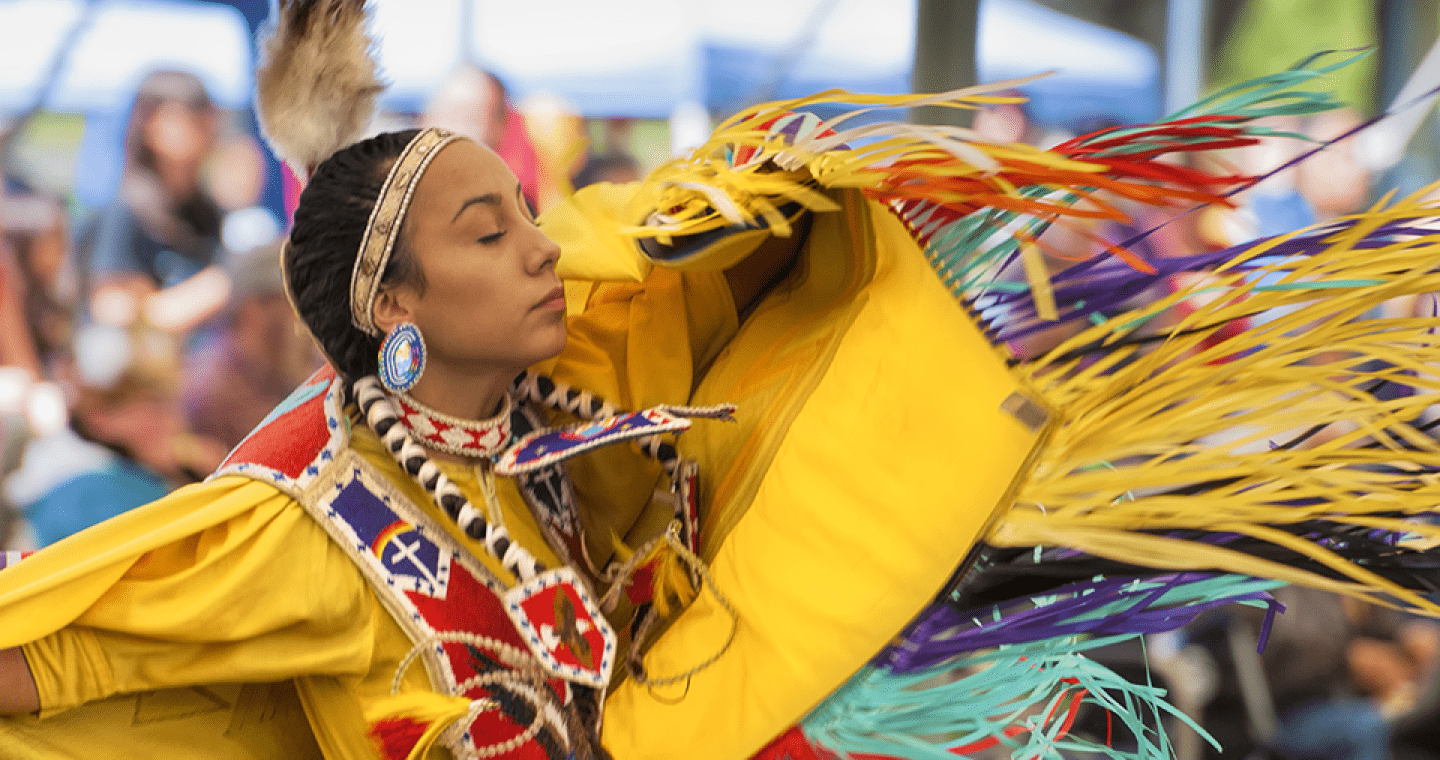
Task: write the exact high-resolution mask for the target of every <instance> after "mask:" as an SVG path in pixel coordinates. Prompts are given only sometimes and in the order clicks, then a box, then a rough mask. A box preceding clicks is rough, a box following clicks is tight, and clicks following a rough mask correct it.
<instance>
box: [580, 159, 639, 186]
mask: <svg viewBox="0 0 1440 760" xmlns="http://www.w3.org/2000/svg"><path fill="white" fill-rule="evenodd" d="M615 173H627V174H634V175H635V177H636V178H637V179H638V178H639V177H640V175H641V174H642V173H643V172H641V171H640V162H639V161H636V160H635V157H634V156H631V155H628V154H625V153H592V154H590V155H589V156H587V157H586V158H585V163H584V164H582V165H581V166H580V168H579V169H578V170H576V172H575V176H574V178H573V179H571V181H570V184H572V185H574V187H575V189H576V190H579V189H580V188H582V187H588V186H590V185H593V184H595V183H596V182H607V181H610V180H609V178H610V176H611V175H612V174H615Z"/></svg>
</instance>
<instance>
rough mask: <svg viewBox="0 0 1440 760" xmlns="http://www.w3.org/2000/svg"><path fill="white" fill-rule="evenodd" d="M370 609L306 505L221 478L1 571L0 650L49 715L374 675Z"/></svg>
mask: <svg viewBox="0 0 1440 760" xmlns="http://www.w3.org/2000/svg"><path fill="white" fill-rule="evenodd" d="M373 603H374V602H373V597H372V596H371V595H370V594H369V593H368V589H367V588H366V586H365V582H364V580H363V579H362V578H361V577H360V574H359V573H358V572H356V571H355V569H354V567H353V566H352V565H351V563H350V560H349V559H348V558H347V557H345V556H344V554H343V552H341V551H340V550H339V548H338V547H336V546H334V544H333V542H331V541H330V539H329V538H328V537H327V536H326V534H325V532H324V530H323V529H322V528H321V527H320V526H319V525H318V524H316V523H315V522H314V521H313V520H312V519H311V518H310V517H309V516H308V515H307V514H306V513H305V511H304V509H303V508H302V507H301V506H300V505H299V504H298V503H296V502H295V501H294V500H293V499H291V498H290V497H289V496H287V495H285V494H283V493H281V492H280V491H277V490H276V489H274V488H273V487H270V486H268V485H266V484H263V483H259V482H256V481H251V480H248V479H244V478H235V477H232V478H220V479H217V480H215V481H212V482H210V483H206V484H201V485H198V486H193V487H190V488H187V489H182V490H180V491H177V492H176V493H174V494H171V495H170V496H167V497H166V498H164V499H161V500H159V501H157V502H154V503H152V504H150V505H147V506H145V507H142V508H140V509H138V510H134V511H132V512H129V513H127V514H125V515H123V516H122V517H121V518H118V519H116V520H111V521H107V522H106V523H102V524H101V525H99V526H96V527H95V528H93V529H90V530H87V531H84V532H82V533H80V534H77V535H76V536H73V537H71V538H70V539H67V540H65V541H62V542H60V543H57V544H55V545H54V546H52V547H48V548H46V549H44V550H42V551H40V552H38V553H36V554H35V555H34V556H31V557H29V558H27V559H26V560H24V561H22V562H20V563H19V564H18V565H16V566H15V567H12V568H9V569H7V570H5V571H3V572H0V646H14V645H16V644H21V645H23V649H24V652H25V656H26V659H27V661H28V662H29V664H30V667H31V670H32V671H33V672H34V675H35V681H36V686H37V688H38V690H39V692H40V698H41V704H42V705H43V706H44V709H45V711H46V712H47V713H49V712H54V711H57V710H62V709H66V708H69V707H73V706H75V705H79V704H82V703H85V702H89V701H93V700H97V699H103V698H105V697H108V696H110V695H112V694H116V693H120V692H132V691H144V690H152V689H163V688H168V687H173V686H187V685H192V684H204V683H225V682H228V683H235V682H262V681H280V680H285V679H288V678H291V677H294V676H296V675H301V674H362V673H365V672H366V671H367V669H368V668H369V665H370V659H371V648H372V646H373V643H372V642H373V640H374V636H373V631H371V630H369V628H370V627H371V626H372V625H373V624H374V623H373V620H374V618H375V616H373V615H371V614H369V607H370V606H371V605H373Z"/></svg>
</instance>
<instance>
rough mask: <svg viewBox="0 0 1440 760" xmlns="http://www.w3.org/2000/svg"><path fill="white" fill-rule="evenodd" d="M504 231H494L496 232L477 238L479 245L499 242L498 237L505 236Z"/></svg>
mask: <svg viewBox="0 0 1440 760" xmlns="http://www.w3.org/2000/svg"><path fill="white" fill-rule="evenodd" d="M505 232H506V231H505V230H500V231H499V232H496V233H493V234H490V235H486V236H485V237H482V238H480V240H479V241H478V242H479V243H480V244H481V245H494V244H496V243H498V242H500V238H503V237H505Z"/></svg>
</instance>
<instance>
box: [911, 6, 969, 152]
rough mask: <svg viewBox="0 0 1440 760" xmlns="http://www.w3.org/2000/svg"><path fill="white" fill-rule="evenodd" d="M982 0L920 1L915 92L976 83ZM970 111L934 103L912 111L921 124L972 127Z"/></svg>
mask: <svg viewBox="0 0 1440 760" xmlns="http://www.w3.org/2000/svg"><path fill="white" fill-rule="evenodd" d="M979 17H980V0H919V3H918V7H917V8H916V11H915V67H914V70H913V71H912V73H911V79H910V83H911V88H912V89H913V90H914V91H915V92H943V91H945V90H953V89H956V88H958V87H968V86H969V85H973V84H975V81H976V74H975V37H976V27H977V26H978V23H979ZM970 115H971V114H970V112H969V111H965V110H961V109H958V108H937V107H935V106H930V107H926V108H916V109H913V110H911V112H910V119H911V121H915V122H919V123H921V124H952V125H955V126H969V125H970Z"/></svg>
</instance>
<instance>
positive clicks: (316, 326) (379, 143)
mask: <svg viewBox="0 0 1440 760" xmlns="http://www.w3.org/2000/svg"><path fill="white" fill-rule="evenodd" d="M417 134H419V130H414V129H412V130H406V131H404V132H387V133H385V134H381V135H376V136H375V137H372V138H370V139H368V140H362V141H360V142H358V143H355V144H354V145H351V146H349V147H347V148H344V149H342V150H339V151H337V152H336V153H335V154H334V155H332V156H330V157H329V158H327V159H325V160H324V161H323V162H322V163H321V164H320V165H319V166H318V167H316V169H315V172H314V174H313V175H312V176H311V177H310V181H309V183H308V184H306V185H305V189H304V191H302V192H301V193H300V204H299V206H298V207H296V209H295V226H294V227H292V228H291V230H290V241H289V245H288V246H287V247H286V249H285V272H286V277H287V278H288V283H287V284H288V285H289V288H290V293H291V295H292V296H293V297H294V299H295V310H296V311H298V312H299V313H300V319H301V320H303V321H304V322H305V326H306V327H308V328H310V333H311V334H312V335H314V336H315V339H316V340H317V341H319V342H320V348H321V349H322V350H323V351H324V352H325V355H326V356H327V357H329V359H330V361H331V363H332V364H334V365H335V369H336V370H337V371H339V372H340V374H342V375H344V376H345V377H346V378H347V379H348V380H352V381H353V380H355V379H358V378H360V377H364V376H365V375H373V374H375V372H376V371H378V369H379V365H378V360H377V359H376V355H377V353H378V352H379V350H380V338H377V337H374V336H371V335H367V334H365V333H364V332H363V331H361V330H360V328H358V327H356V326H355V325H354V324H353V323H351V321H350V277H351V273H352V272H353V271H354V269H355V257H356V256H357V255H358V254H359V251H360V239H361V238H362V237H364V235H365V227H366V225H367V224H369V222H370V211H371V210H372V209H373V208H374V207H375V201H376V199H377V198H379V196H380V187H381V185H383V184H385V177H386V175H387V174H389V173H390V167H391V166H393V165H394V163H395V160H396V159H397V158H399V157H400V154H401V152H403V151H404V150H405V146H406V145H408V144H409V143H410V141H411V140H413V139H414V138H415V136H416V135H417ZM406 226H407V225H405V224H404V223H403V222H402V224H401V228H400V235H399V237H398V238H397V241H396V244H395V249H394V250H393V251H392V252H391V254H390V262H389V264H388V265H386V267H385V272H384V274H383V275H381V278H380V282H381V284H382V285H390V284H396V283H407V284H409V285H412V286H414V287H415V288H417V289H418V290H420V291H421V292H424V289H425V276H424V273H423V272H422V271H421V270H420V265H419V262H417V261H416V260H415V257H414V256H413V255H412V252H411V250H410V247H409V246H408V245H407V244H406V240H407V236H406V234H405V227H406Z"/></svg>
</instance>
